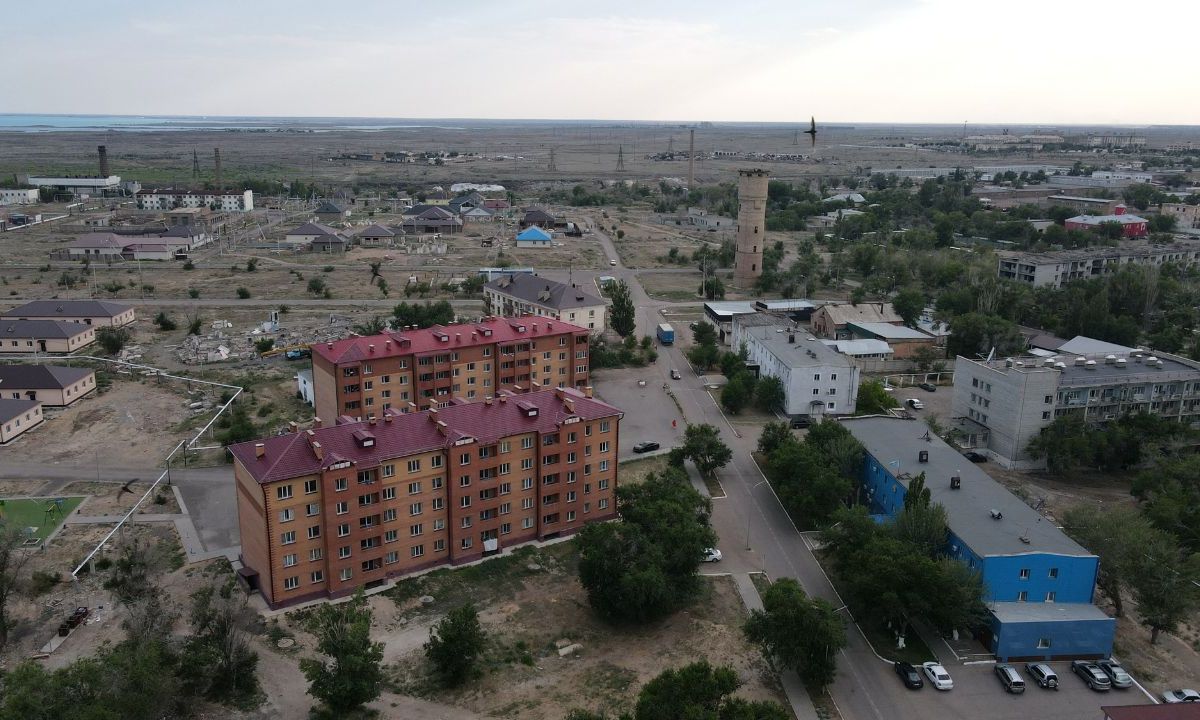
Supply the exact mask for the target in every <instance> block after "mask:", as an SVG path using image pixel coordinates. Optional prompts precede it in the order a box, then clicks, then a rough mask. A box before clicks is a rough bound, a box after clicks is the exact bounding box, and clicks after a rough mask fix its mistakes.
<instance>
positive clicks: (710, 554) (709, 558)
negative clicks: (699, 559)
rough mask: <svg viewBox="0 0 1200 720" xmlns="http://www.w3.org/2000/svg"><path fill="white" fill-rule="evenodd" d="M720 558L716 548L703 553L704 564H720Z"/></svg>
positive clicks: (719, 552)
mask: <svg viewBox="0 0 1200 720" xmlns="http://www.w3.org/2000/svg"><path fill="white" fill-rule="evenodd" d="M721 557H722V555H721V551H720V550H718V549H716V548H707V549H706V550H705V551H704V562H706V563H707V562H720V561H721Z"/></svg>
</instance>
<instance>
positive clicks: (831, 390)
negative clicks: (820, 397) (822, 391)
mask: <svg viewBox="0 0 1200 720" xmlns="http://www.w3.org/2000/svg"><path fill="white" fill-rule="evenodd" d="M828 394H830V395H837V388H829V393H828Z"/></svg>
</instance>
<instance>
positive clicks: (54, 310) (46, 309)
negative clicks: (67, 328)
mask: <svg viewBox="0 0 1200 720" xmlns="http://www.w3.org/2000/svg"><path fill="white" fill-rule="evenodd" d="M132 309H133V308H132V307H130V306H129V305H122V304H121V303H115V302H108V301H107V300H33V301H30V302H27V303H25V304H24V305H21V306H20V307H15V308H13V309H12V310H9V311H7V312H5V313H3V314H2V315H3V317H36V318H43V317H64V318H87V317H116V316H118V315H121V314H123V313H127V312H129V311H130V310H132Z"/></svg>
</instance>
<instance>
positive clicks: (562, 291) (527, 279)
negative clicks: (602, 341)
mask: <svg viewBox="0 0 1200 720" xmlns="http://www.w3.org/2000/svg"><path fill="white" fill-rule="evenodd" d="M483 300H484V303H485V306H486V307H488V308H490V310H489V312H492V313H495V314H498V315H539V316H542V317H549V318H554V319H555V320H562V321H564V322H569V323H573V324H575V325H580V326H582V327H585V328H587V329H588V330H590V331H591V332H593V333H601V332H604V329H605V327H606V325H605V316H606V311H607V310H608V304H607V303H606V302H605V301H604V300H603V299H602V298H598V297H596V296H595V295H592V294H591V293H588V292H584V290H583V288H581V287H579V286H578V285H576V284H574V283H572V284H570V285H567V284H566V283H560V282H555V281H553V280H547V279H545V278H542V277H538V276H537V275H530V274H525V273H512V274H507V275H501V276H500V277H498V278H496V279H494V280H492V281H491V282H489V283H487V284H486V285H484V286H483Z"/></svg>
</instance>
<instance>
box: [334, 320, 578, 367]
mask: <svg viewBox="0 0 1200 720" xmlns="http://www.w3.org/2000/svg"><path fill="white" fill-rule="evenodd" d="M586 332H587V329H586V328H581V327H579V326H578V325H572V324H571V323H567V322H562V321H561V320H554V319H551V318H542V317H536V316H533V315H527V316H525V317H519V318H505V317H492V318H485V319H484V320H482V321H480V322H477V323H462V324H459V325H434V326H433V327H429V328H425V329H423V330H404V329H400V330H389V331H386V332H383V333H380V334H379V335H364V336H359V337H350V338H344V339H342V340H335V341H333V342H331V343H318V344H316V345H313V346H312V351H313V352H314V353H316V354H317V355H320V356H321V357H322V358H324V359H325V360H327V361H329V362H332V363H346V362H356V361H358V360H365V359H368V358H383V357H396V356H399V355H413V354H417V355H419V354H422V353H427V352H434V351H436V350H445V349H449V348H462V347H468V346H471V345H478V344H481V343H489V344H490V343H507V342H512V341H514V340H528V339H531V338H539V337H557V336H559V335H562V334H564V333H586Z"/></svg>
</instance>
